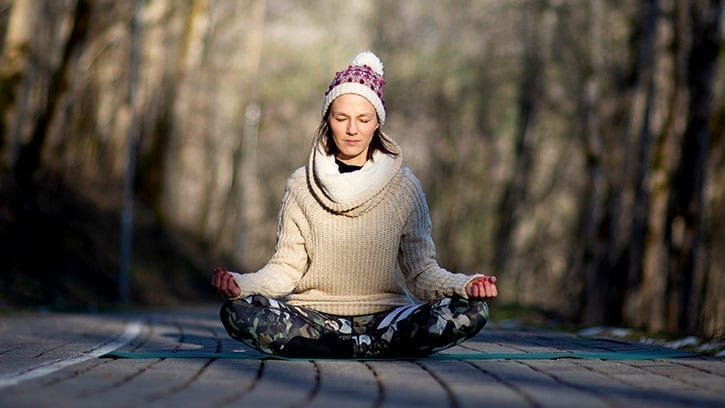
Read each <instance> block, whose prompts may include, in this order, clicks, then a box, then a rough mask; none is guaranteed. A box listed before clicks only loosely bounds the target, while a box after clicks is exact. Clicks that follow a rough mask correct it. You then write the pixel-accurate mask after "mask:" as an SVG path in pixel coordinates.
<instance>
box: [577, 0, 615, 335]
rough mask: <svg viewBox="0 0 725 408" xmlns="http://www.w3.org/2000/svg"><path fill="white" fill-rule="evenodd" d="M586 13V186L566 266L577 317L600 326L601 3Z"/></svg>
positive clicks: (582, 99) (582, 106) (603, 298)
mask: <svg viewBox="0 0 725 408" xmlns="http://www.w3.org/2000/svg"><path fill="white" fill-rule="evenodd" d="M589 5H590V11H589V13H588V16H589V19H590V24H589V30H590V31H589V33H588V36H589V41H588V45H589V46H588V47H587V49H588V50H589V55H588V66H587V69H585V70H584V71H585V72H586V76H585V77H584V78H583V80H582V84H581V89H580V96H579V104H578V110H579V116H580V118H581V121H582V123H583V129H582V132H581V136H582V140H583V143H584V147H585V149H586V168H587V184H586V187H585V192H584V194H582V195H581V197H582V202H581V204H580V213H579V222H578V226H577V232H576V235H575V236H577V237H580V241H579V243H578V245H576V247H575V248H574V251H572V252H573V260H572V262H571V266H570V267H569V272H570V274H571V275H570V276H571V278H570V279H571V281H572V282H575V281H577V280H583V281H584V290H583V291H582V292H581V300H579V304H580V305H583V306H584V308H583V311H582V312H581V313H582V315H581V316H580V317H581V318H582V320H583V321H584V322H585V323H586V324H601V323H604V322H605V321H607V320H609V319H607V317H606V315H605V313H606V311H607V307H606V305H607V300H608V297H607V293H608V291H607V290H606V289H605V288H606V285H605V284H606V283H607V282H606V279H605V276H602V270H601V269H600V262H601V260H602V257H603V256H604V255H605V248H604V247H603V244H602V243H601V240H600V239H599V234H598V231H599V225H600V223H601V222H602V216H603V208H602V205H603V199H604V188H605V180H604V174H603V169H602V167H603V154H604V151H603V142H602V136H601V131H600V125H601V123H600V122H601V118H600V114H599V111H598V106H599V102H600V100H599V99H600V83H599V81H600V80H601V75H602V68H601V62H602V55H601V46H602V44H601V35H602V31H601V30H602V13H603V4H602V1H601V0H593V1H591V2H590V3H589Z"/></svg>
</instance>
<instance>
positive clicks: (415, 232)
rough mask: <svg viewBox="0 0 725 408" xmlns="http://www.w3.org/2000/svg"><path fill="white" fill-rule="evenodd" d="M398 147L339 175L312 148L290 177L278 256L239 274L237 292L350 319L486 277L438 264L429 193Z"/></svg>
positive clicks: (458, 291)
mask: <svg viewBox="0 0 725 408" xmlns="http://www.w3.org/2000/svg"><path fill="white" fill-rule="evenodd" d="M389 141H390V142H391V143H392V144H393V145H394V146H395V148H396V149H397V150H398V152H400V147H399V146H398V145H397V144H395V143H394V142H392V140H389ZM400 153H401V154H399V155H398V156H397V157H395V158H392V157H391V156H387V155H383V154H382V153H378V154H377V155H376V156H374V157H373V161H368V163H366V165H365V166H363V168H362V169H361V170H358V171H355V172H352V173H344V174H340V173H339V172H338V171H337V167H336V165H335V164H334V158H332V157H327V156H325V154H324V153H323V152H322V150H321V149H320V148H319V147H318V148H315V149H312V152H311V154H310V158H309V163H308V165H307V166H306V167H303V168H300V169H298V170H296V171H295V172H294V173H292V175H291V176H290V177H289V179H288V180H287V186H286V189H285V193H284V198H283V200H282V208H281V210H280V214H279V226H278V231H277V245H276V248H275V252H274V255H273V256H272V258H271V259H270V260H269V262H267V264H266V265H265V266H264V267H263V268H262V269H260V270H259V271H257V272H254V273H247V274H238V273H234V274H233V277H234V281H235V282H236V283H237V285H238V286H239V287H240V288H241V290H242V293H241V296H240V297H244V296H248V295H251V294H261V295H264V296H268V297H272V298H281V299H284V300H286V301H288V302H289V303H290V304H293V305H299V306H304V307H308V308H311V309H314V310H319V311H322V312H326V313H331V314H336V315H344V316H354V315H361V314H368V313H375V312H380V311H384V310H388V309H391V308H394V307H396V306H401V305H406V304H410V303H411V301H414V300H417V301H427V300H432V299H436V298H439V297H442V296H446V295H453V294H458V295H460V296H463V297H467V295H466V293H465V289H464V288H465V285H466V284H467V283H468V282H469V281H470V280H472V279H474V278H475V277H477V276H480V275H464V274H457V273H451V272H449V271H447V270H445V269H443V268H441V267H440V266H439V265H438V263H437V261H436V259H435V245H434V244H433V240H432V238H431V221H430V214H429V212H428V205H427V203H426V199H425V195H424V193H423V190H422V188H421V185H420V183H419V182H418V180H417V179H416V178H415V176H414V175H413V173H412V172H411V171H410V169H408V168H401V163H402V152H400Z"/></svg>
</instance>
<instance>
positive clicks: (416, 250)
mask: <svg viewBox="0 0 725 408" xmlns="http://www.w3.org/2000/svg"><path fill="white" fill-rule="evenodd" d="M410 178H411V180H412V183H411V191H410V192H409V193H410V194H411V196H412V198H411V201H412V205H411V208H410V212H409V213H408V215H407V220H406V222H405V227H404V230H403V234H402V236H401V239H400V250H399V253H398V264H399V265H400V270H401V273H402V275H403V277H404V280H405V285H406V289H407V290H408V291H409V292H410V294H411V295H413V296H414V297H415V298H417V299H419V300H422V301H430V300H434V299H438V298H441V297H443V296H452V295H454V294H457V295H459V296H461V297H464V298H468V295H467V294H466V290H465V287H466V285H467V284H468V282H470V281H471V280H473V279H475V278H476V277H478V276H482V275H465V274H462V273H452V272H449V271H448V270H446V269H444V268H442V267H440V266H439V265H438V261H437V260H436V249H435V244H434V242H433V238H432V236H431V219H430V212H429V210H428V204H427V202H426V198H425V194H424V193H423V189H422V187H421V185H420V182H419V181H418V180H417V179H416V178H415V176H413V175H412V173H410Z"/></svg>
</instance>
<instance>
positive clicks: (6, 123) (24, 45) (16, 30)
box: [0, 0, 39, 167]
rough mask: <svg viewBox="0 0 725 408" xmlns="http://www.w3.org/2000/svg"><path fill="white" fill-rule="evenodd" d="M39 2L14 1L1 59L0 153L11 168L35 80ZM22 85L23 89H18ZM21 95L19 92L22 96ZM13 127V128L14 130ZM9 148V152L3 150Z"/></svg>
mask: <svg viewBox="0 0 725 408" xmlns="http://www.w3.org/2000/svg"><path fill="white" fill-rule="evenodd" d="M37 3H38V2H37V1H30V0H28V1H20V2H14V3H13V4H12V5H11V6H10V7H11V11H10V17H9V18H8V26H7V33H6V35H5V37H4V44H3V47H2V59H1V60H0V84H1V85H0V86H1V87H2V88H3V89H5V91H4V92H3V93H2V94H0V154H2V156H4V157H3V158H2V159H3V161H5V163H6V164H7V165H8V167H11V166H13V165H14V164H15V160H16V158H17V155H18V151H19V150H20V144H21V128H22V125H23V123H24V122H25V117H26V116H27V111H28V109H29V106H28V94H29V93H30V87H31V83H32V81H31V80H30V79H29V78H30V77H31V76H32V70H31V69H30V68H31V67H32V64H31V63H30V61H29V60H30V48H31V39H32V36H33V34H34V32H33V24H29V22H34V21H35V20H36V17H37V16H36V14H37V11H38V9H39V7H38V4H37ZM18 88H20V89H18ZM18 94H19V95H18ZM11 128H12V129H11ZM5 149H7V150H6V151H3V150H5Z"/></svg>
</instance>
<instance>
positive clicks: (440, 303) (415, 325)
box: [220, 295, 488, 358]
mask: <svg viewBox="0 0 725 408" xmlns="http://www.w3.org/2000/svg"><path fill="white" fill-rule="evenodd" d="M220 315H221V320H222V323H223V324H224V327H225V328H226V330H227V332H228V333H229V335H230V336H232V337H233V338H235V339H237V340H239V341H241V342H243V343H245V344H246V345H248V346H250V347H252V348H254V349H256V350H259V351H261V352H264V353H268V354H274V355H278V356H283V357H316V358H324V357H327V358H397V357H417V356H425V355H428V354H431V353H434V352H436V351H440V350H443V349H446V348H448V347H452V346H455V345H456V344H459V343H461V342H462V341H464V340H466V339H469V338H471V337H473V336H475V335H476V334H477V333H478V332H479V331H480V330H481V329H482V328H483V326H484V325H485V324H486V322H487V320H488V306H487V305H486V303H485V302H484V301H479V300H467V299H464V298H462V297H459V296H453V297H444V298H441V299H438V300H435V301H432V302H430V303H423V304H415V305H409V306H401V307H398V308H396V309H393V310H389V311H385V312H381V313H374V314H370V315H363V316H349V317H348V316H336V315H331V314H327V313H322V312H317V311H314V310H310V309H307V308H303V307H299V306H292V305H289V304H287V303H284V302H282V301H279V300H275V299H270V298H267V297H264V296H259V295H254V296H249V297H246V298H243V299H237V300H232V301H228V302H226V303H225V304H224V306H222V308H221V312H220Z"/></svg>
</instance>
